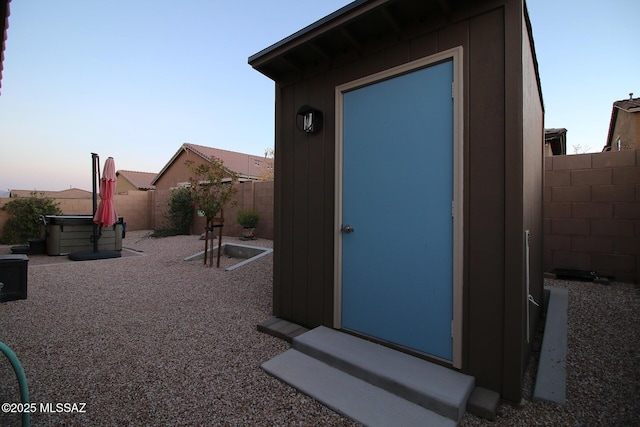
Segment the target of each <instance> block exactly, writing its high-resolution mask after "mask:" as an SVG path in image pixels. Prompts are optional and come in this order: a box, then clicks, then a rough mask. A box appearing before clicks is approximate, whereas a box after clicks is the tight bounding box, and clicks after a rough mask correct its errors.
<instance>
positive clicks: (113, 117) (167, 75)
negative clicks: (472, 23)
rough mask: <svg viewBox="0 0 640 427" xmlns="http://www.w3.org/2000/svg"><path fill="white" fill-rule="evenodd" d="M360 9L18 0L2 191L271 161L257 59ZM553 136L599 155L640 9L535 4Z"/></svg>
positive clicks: (624, 93) (206, 1) (639, 77)
mask: <svg viewBox="0 0 640 427" xmlns="http://www.w3.org/2000/svg"><path fill="white" fill-rule="evenodd" d="M348 3H350V2H349V1H346V0H342V1H340V0H322V1H308V0H302V1H300V0H299V1H293V0H274V1H254V0H246V1H233V2H231V1H220V0H184V1H182V2H175V1H168V0H153V1H151V0H128V1H125V0H111V1H103V0H91V1H87V0H60V1H51V0H13V1H12V2H11V3H10V6H11V15H10V17H9V30H8V39H7V41H6V50H5V59H4V70H3V72H2V88H1V91H2V92H1V95H0V141H1V142H2V151H1V152H0V191H7V190H10V189H21V190H32V189H38V190H64V189H67V188H71V187H75V188H82V189H85V190H91V153H92V152H96V153H98V154H99V155H100V159H101V165H102V164H104V160H106V158H107V157H109V156H113V157H114V158H115V162H116V168H117V169H125V170H135V171H143V172H159V171H160V170H161V169H162V167H164V165H165V164H166V163H167V162H168V161H169V159H170V158H171V157H172V156H173V155H174V154H175V152H176V151H177V150H178V149H179V148H180V146H181V145H182V144H183V143H184V142H190V143H193V144H198V145H206V146H211V147H216V148H221V149H226V150H233V151H239V152H245V153H249V154H255V155H263V154H264V151H265V149H267V148H272V147H273V143H274V84H273V82H272V81H271V80H269V79H268V78H267V77H265V76H263V75H262V74H260V73H258V72H257V71H255V70H253V69H252V68H251V67H250V66H249V65H248V64H247V58H248V57H249V56H251V55H253V54H255V53H257V52H259V51H260V50H262V49H264V48H266V47H268V46H270V45H272V44H273V43H276V42H278V41H280V40H281V39H283V38H285V37H287V36H289V35H290V34H292V33H294V32H296V31H298V30H300V29H302V28H303V27H305V26H307V25H309V24H311V23H313V22H315V21H317V20H318V19H321V18H322V17H324V16H326V15H327V14H329V13H331V12H333V11H335V10H337V9H339V8H340V7H342V6H344V5H346V4H348ZM527 6H528V9H529V13H530V16H531V21H532V26H533V34H534V41H535V47H536V54H537V57H538V62H539V68H540V77H541V81H542V90H543V97H544V104H545V110H546V116H545V126H546V127H547V128H549V127H564V128H567V129H568V134H567V138H568V144H567V150H568V152H571V153H573V151H574V149H573V146H577V145H579V146H580V149H581V150H582V151H590V152H597V151H600V150H601V149H602V147H603V146H604V144H605V140H606V137H607V132H608V127H609V119H610V117H611V106H612V104H613V102H614V101H616V100H620V99H626V98H628V97H629V93H630V92H634V97H639V96H640V72H639V71H638V70H640V55H639V54H638V51H639V50H638V46H637V37H636V34H637V31H636V30H635V29H636V28H637V26H638V25H639V24H640V22H639V20H640V2H639V1H637V0H611V1H602V0H584V1H577V0H556V1H551V0H530V1H528V2H527Z"/></svg>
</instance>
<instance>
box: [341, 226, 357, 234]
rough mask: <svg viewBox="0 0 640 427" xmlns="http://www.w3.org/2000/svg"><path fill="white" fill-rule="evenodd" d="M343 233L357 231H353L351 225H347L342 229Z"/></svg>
mask: <svg viewBox="0 0 640 427" xmlns="http://www.w3.org/2000/svg"><path fill="white" fill-rule="evenodd" d="M341 230H342V232H343V233H353V232H354V231H355V230H354V229H353V227H352V226H350V225H349V224H345V225H343V226H342V228H341Z"/></svg>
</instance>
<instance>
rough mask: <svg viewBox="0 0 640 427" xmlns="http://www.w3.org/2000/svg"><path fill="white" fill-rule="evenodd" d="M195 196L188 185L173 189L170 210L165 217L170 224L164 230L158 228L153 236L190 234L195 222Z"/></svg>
mask: <svg viewBox="0 0 640 427" xmlns="http://www.w3.org/2000/svg"><path fill="white" fill-rule="evenodd" d="M193 210H194V207H193V198H192V197H191V191H190V190H189V188H187V187H180V188H176V189H174V190H171V197H170V198H169V210H168V211H167V213H166V215H165V218H166V220H167V223H168V226H167V228H165V229H162V230H156V231H154V233H153V234H152V236H153V237H166V236H176V235H178V234H190V233H191V223H192V222H193Z"/></svg>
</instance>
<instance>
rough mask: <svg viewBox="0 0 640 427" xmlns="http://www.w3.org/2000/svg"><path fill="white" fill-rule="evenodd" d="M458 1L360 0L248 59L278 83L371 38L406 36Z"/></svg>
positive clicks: (359, 49) (357, 48)
mask: <svg viewBox="0 0 640 427" xmlns="http://www.w3.org/2000/svg"><path fill="white" fill-rule="evenodd" d="M452 3H455V0H356V1H354V2H353V3H350V4H348V5H346V6H344V7H343V8H341V9H339V10H337V11H335V12H334V13H332V14H330V15H328V16H326V17H324V18H322V19H321V20H319V21H317V22H315V23H313V24H311V25H309V26H308V27H305V28H303V29H302V30H300V31H298V32H296V33H294V34H292V35H291V36H289V37H287V38H285V39H283V40H281V41H279V42H277V43H275V44H273V45H271V46H269V47H267V48H266V49H263V50H261V51H260V52H258V53H256V54H255V55H252V56H251V57H249V61H248V62H249V64H250V65H251V66H252V67H253V68H255V69H256V70H258V71H259V72H261V73H262V74H264V75H265V76H267V77H269V78H270V79H272V80H274V81H282V80H283V79H288V78H290V77H291V76H292V75H293V76H295V75H301V74H303V72H304V71H305V69H307V68H310V67H315V66H317V65H318V64H320V63H323V62H330V61H331V60H333V59H334V58H337V57H339V56H341V55H345V54H347V53H349V52H356V53H362V51H363V49H364V46H365V45H366V44H367V42H369V41H372V40H380V39H383V38H385V37H388V36H395V37H399V36H401V34H402V32H403V29H405V28H408V27H411V26H413V25H416V24H419V23H424V22H426V21H428V20H430V19H432V18H433V17H434V16H437V17H442V16H443V15H448V14H450V13H451V7H452V6H451V4H452Z"/></svg>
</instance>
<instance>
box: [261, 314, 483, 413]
mask: <svg viewBox="0 0 640 427" xmlns="http://www.w3.org/2000/svg"><path fill="white" fill-rule="evenodd" d="M294 351H295V352H296V353H290V352H294ZM287 353H290V354H289V355H288V356H286V359H284V360H289V359H291V360H292V361H295V362H296V363H299V359H301V357H300V356H299V355H298V353H303V354H304V355H306V356H308V357H310V358H312V359H315V361H316V362H315V363H321V364H322V365H325V366H327V368H324V367H323V371H324V370H327V369H330V368H331V369H333V371H336V372H335V373H334V374H333V376H340V375H343V376H346V377H344V378H346V379H345V380H344V381H356V380H357V381H359V382H364V383H366V384H369V386H373V387H377V388H378V389H379V390H380V392H383V393H384V395H390V396H394V398H396V399H397V398H399V399H403V400H405V401H406V402H407V404H408V403H411V404H413V405H416V406H419V407H421V408H423V409H425V410H427V411H430V412H433V413H434V414H437V415H439V416H441V417H445V418H447V419H449V420H451V421H452V422H453V423H454V425H455V423H457V422H458V421H460V419H461V418H462V416H463V415H464V413H465V408H466V404H467V400H468V398H469V395H470V394H471V392H472V390H473V388H474V383H475V380H474V378H473V377H470V376H468V375H464V374H461V373H459V372H456V371H454V370H451V369H447V368H445V367H442V366H439V365H436V364H434V363H430V362H427V361H425V360H422V359H419V358H416V357H413V356H410V355H407V354H405V353H402V352H399V351H396V350H392V349H390V348H387V347H384V346H382V345H379V344H375V343H372V342H370V341H366V340H364V339H361V338H358V337H354V336H352V335H349V334H346V333H343V332H339V331H336V330H333V329H330V328H326V327H324V326H320V327H318V328H315V329H313V330H311V331H309V332H306V333H304V334H302V335H299V336H297V337H295V338H294V339H293V343H292V350H289V351H288V352H287ZM304 360H305V361H306V362H305V363H307V364H310V363H312V362H310V361H307V358H305V359H304ZM270 362H271V361H270ZM270 362H267V363H270ZM277 363H278V366H282V362H277ZM265 365H267V364H265ZM263 367H265V366H264V365H263ZM268 367H269V365H267V366H266V367H265V370H267V368H268ZM296 369H298V368H296ZM314 369H317V366H316V365H314ZM333 371H332V372H333ZM268 372H269V371H268ZM272 374H273V375H275V376H276V377H278V378H282V377H281V376H280V375H279V374H278V373H277V372H272ZM298 374H299V375H300V376H302V374H301V373H299V372H298ZM306 375H314V374H313V372H311V373H310V374H305V376H306ZM283 376H287V377H289V379H288V380H285V379H284V378H282V379H283V380H284V381H285V382H287V383H289V384H291V385H293V386H294V387H296V388H299V389H300V390H302V391H303V389H302V388H301V387H300V386H299V385H295V384H294V383H293V381H294V378H290V377H291V375H289V374H283ZM315 376H316V377H318V378H316V380H315V381H314V380H309V381H310V384H309V386H305V387H306V388H311V387H314V385H313V383H314V382H315V383H316V384H321V383H322V381H323V380H322V378H320V376H319V375H315ZM318 387H320V386H319V385H318ZM332 389H333V391H334V392H335V393H342V391H341V390H340V389H339V387H332ZM305 393H306V391H305ZM308 394H310V395H311V396H312V397H315V398H317V397H316V396H315V395H314V394H313V393H308ZM318 400H320V399H318ZM323 403H324V402H323ZM327 406H330V407H332V408H333V406H331V405H329V404H327ZM334 409H335V408H334ZM335 410H336V411H338V412H340V413H345V410H344V409H342V410H338V409H335ZM347 416H349V415H347ZM352 418H353V417H352ZM354 419H356V420H358V421H360V420H359V419H357V418H354ZM361 422H362V421H361ZM364 424H368V423H364ZM426 425H430V424H426ZM434 425H439V424H434Z"/></svg>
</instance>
